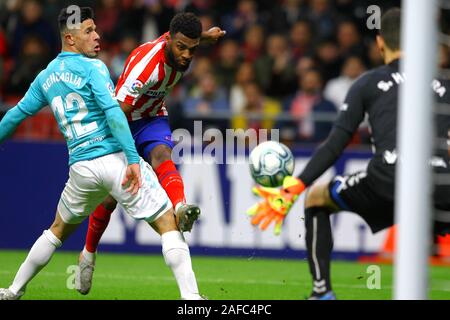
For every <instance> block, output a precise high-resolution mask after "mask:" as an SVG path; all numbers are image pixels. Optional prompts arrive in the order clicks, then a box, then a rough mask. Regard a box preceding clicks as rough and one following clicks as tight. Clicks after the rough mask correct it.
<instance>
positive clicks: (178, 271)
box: [161, 231, 201, 300]
mask: <svg viewBox="0 0 450 320" xmlns="http://www.w3.org/2000/svg"><path fill="white" fill-rule="evenodd" d="M161 243H162V252H163V256H164V260H165V261H166V264H167V265H168V266H169V267H170V268H171V269H172V272H173V274H174V276H175V279H176V280H177V284H178V288H179V289H180V294H181V299H184V300H197V299H199V298H201V297H200V294H199V292H198V287H197V280H196V279H195V274H194V271H193V270H192V263H191V256H190V253H189V247H188V245H187V243H186V241H185V240H184V237H183V235H182V234H181V233H180V232H179V231H169V232H166V233H164V234H163V235H162V236H161Z"/></svg>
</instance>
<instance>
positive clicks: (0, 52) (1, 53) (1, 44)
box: [0, 26, 7, 95]
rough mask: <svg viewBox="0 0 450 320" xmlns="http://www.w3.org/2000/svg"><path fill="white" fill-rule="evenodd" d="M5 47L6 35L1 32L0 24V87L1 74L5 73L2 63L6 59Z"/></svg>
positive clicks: (0, 81)
mask: <svg viewBox="0 0 450 320" xmlns="http://www.w3.org/2000/svg"><path fill="white" fill-rule="evenodd" d="M6 50H7V47H6V37H5V34H4V33H3V29H2V27H1V26H0V89H1V84H2V82H3V76H4V74H5V71H4V69H3V64H4V60H5V59H6V53H7V51H6ZM0 95H1V90H0Z"/></svg>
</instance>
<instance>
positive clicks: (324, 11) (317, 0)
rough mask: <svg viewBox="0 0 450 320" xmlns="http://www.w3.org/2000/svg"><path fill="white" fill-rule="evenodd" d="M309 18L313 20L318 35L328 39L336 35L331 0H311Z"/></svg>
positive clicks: (320, 37)
mask: <svg viewBox="0 0 450 320" xmlns="http://www.w3.org/2000/svg"><path fill="white" fill-rule="evenodd" d="M309 4H310V12H309V14H308V19H309V20H310V21H311V22H312V24H313V28H314V31H315V32H316V37H318V38H319V39H327V38H329V37H331V36H333V35H334V33H335V28H336V22H335V17H334V14H333V10H332V9H331V7H330V1H329V0H310V2H309Z"/></svg>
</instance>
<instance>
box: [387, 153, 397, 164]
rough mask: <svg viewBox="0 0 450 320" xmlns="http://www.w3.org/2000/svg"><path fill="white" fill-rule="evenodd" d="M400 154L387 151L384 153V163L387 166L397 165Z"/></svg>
mask: <svg viewBox="0 0 450 320" xmlns="http://www.w3.org/2000/svg"><path fill="white" fill-rule="evenodd" d="M397 158H398V154H397V150H392V151H389V150H385V151H384V153H383V159H384V162H385V163H387V164H395V163H396V162H397Z"/></svg>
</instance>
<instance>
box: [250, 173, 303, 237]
mask: <svg viewBox="0 0 450 320" xmlns="http://www.w3.org/2000/svg"><path fill="white" fill-rule="evenodd" d="M304 190H305V184H304V183H303V182H302V181H301V180H300V179H297V178H295V177H291V176H287V177H285V178H284V180H283V186H282V188H280V189H278V188H266V187H261V186H256V187H254V188H253V192H254V193H255V194H256V195H258V196H260V197H261V198H263V199H264V200H263V201H261V202H259V203H257V204H255V205H254V206H252V207H251V208H250V209H248V210H247V214H248V215H249V216H252V220H251V223H252V224H253V225H254V226H256V225H259V228H260V229H261V230H266V229H267V227H268V226H269V225H270V224H271V223H272V222H273V221H275V229H274V234H275V235H279V234H280V233H281V227H282V225H283V221H284V218H286V216H287V214H288V213H289V210H290V209H291V207H292V205H293V204H294V202H295V200H297V198H298V196H299V195H300V194H301V193H302V192H303V191H304Z"/></svg>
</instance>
